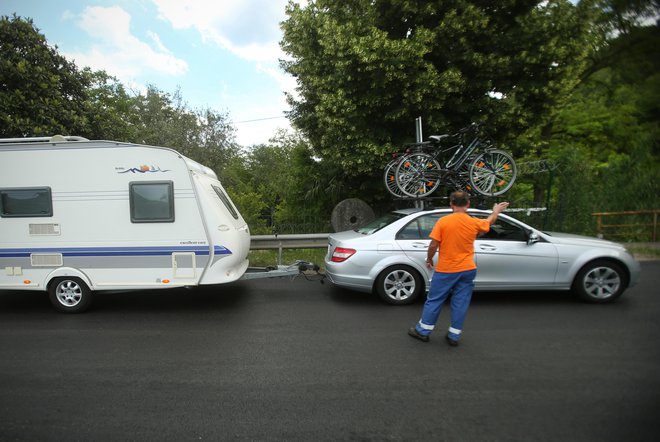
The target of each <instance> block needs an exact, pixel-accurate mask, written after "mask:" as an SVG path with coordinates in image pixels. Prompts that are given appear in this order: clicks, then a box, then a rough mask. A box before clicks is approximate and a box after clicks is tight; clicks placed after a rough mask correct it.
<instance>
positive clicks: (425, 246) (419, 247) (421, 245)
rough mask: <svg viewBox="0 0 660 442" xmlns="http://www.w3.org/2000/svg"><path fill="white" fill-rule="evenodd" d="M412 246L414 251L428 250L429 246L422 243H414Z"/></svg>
mask: <svg viewBox="0 0 660 442" xmlns="http://www.w3.org/2000/svg"><path fill="white" fill-rule="evenodd" d="M412 246H413V247H414V248H415V249H428V248H429V245H428V244H426V243H423V242H414V243H412Z"/></svg>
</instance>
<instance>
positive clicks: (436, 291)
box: [416, 270, 477, 341]
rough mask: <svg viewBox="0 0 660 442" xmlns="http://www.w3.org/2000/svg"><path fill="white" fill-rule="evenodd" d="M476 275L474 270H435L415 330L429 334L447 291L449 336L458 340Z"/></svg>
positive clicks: (424, 334) (422, 333)
mask: <svg viewBox="0 0 660 442" xmlns="http://www.w3.org/2000/svg"><path fill="white" fill-rule="evenodd" d="M476 276H477V271H476V270H467V271H465V272H457V273H440V272H435V273H434V274H433V278H432V279H431V287H430V289H429V293H428V296H427V297H426V302H425V303H424V310H423V311H422V319H420V321H419V323H418V324H417V325H416V328H417V331H418V332H419V333H420V334H421V335H423V336H428V335H430V334H431V332H432V331H433V329H434V328H435V323H436V322H437V321H438V317H439V316H440V311H442V305H443V304H444V302H445V300H446V299H447V296H449V293H452V295H451V326H450V327H449V338H451V339H452V340H454V341H458V340H459V339H460V336H461V332H462V330H463V322H464V321H465V316H466V315H467V311H468V307H469V306H470V299H472V289H473V288H474V278H475V277H476Z"/></svg>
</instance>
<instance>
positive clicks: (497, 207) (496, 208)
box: [486, 202, 509, 224]
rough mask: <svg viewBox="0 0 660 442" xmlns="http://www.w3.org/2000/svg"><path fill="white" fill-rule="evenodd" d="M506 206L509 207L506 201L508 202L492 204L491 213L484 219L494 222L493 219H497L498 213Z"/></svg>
mask: <svg viewBox="0 0 660 442" xmlns="http://www.w3.org/2000/svg"><path fill="white" fill-rule="evenodd" d="M507 207H509V203H508V202H502V203H498V204H495V205H494V206H493V213H491V214H490V215H489V216H488V218H487V219H486V220H487V221H488V222H489V223H490V224H493V223H494V222H495V220H496V219H497V215H499V214H500V213H502V212H504V210H505V209H506V208H507Z"/></svg>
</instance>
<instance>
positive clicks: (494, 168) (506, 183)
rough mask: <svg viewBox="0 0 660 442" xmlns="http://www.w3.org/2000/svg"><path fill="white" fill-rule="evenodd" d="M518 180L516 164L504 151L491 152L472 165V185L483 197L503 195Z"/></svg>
mask: <svg viewBox="0 0 660 442" xmlns="http://www.w3.org/2000/svg"><path fill="white" fill-rule="evenodd" d="M515 180H516V163H515V162H514V161H513V158H511V155H509V154H508V153H506V152H504V151H503V150H497V149H495V150H489V151H487V152H484V153H482V154H481V155H479V156H477V157H476V158H475V159H474V161H473V162H472V164H470V184H471V186H472V188H473V189H474V190H475V191H476V192H477V193H480V194H481V195H486V196H496V195H501V194H503V193H504V192H506V191H507V190H509V189H510V188H511V186H513V182H514V181H515Z"/></svg>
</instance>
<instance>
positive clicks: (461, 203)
mask: <svg viewBox="0 0 660 442" xmlns="http://www.w3.org/2000/svg"><path fill="white" fill-rule="evenodd" d="M449 202H450V203H451V204H453V205H454V206H456V207H465V206H467V205H468V204H469V202H470V195H468V193H467V192H464V191H462V190H457V191H456V192H453V193H452V194H451V195H450V196H449Z"/></svg>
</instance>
